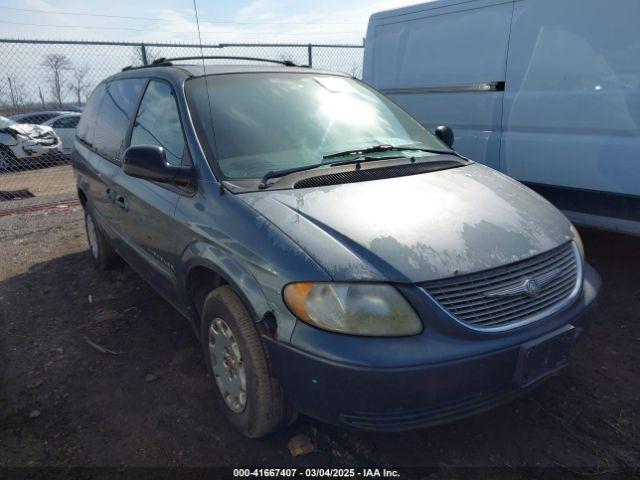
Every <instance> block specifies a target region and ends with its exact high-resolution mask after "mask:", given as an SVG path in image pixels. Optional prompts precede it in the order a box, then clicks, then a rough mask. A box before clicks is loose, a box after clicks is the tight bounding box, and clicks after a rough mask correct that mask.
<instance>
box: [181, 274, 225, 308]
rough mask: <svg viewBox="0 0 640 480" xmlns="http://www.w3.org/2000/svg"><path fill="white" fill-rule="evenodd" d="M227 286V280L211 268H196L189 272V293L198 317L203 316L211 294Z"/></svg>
mask: <svg viewBox="0 0 640 480" xmlns="http://www.w3.org/2000/svg"><path fill="white" fill-rule="evenodd" d="M225 284H227V282H226V281H225V279H224V278H222V277H221V276H220V275H219V274H217V273H216V272H214V271H213V270H211V269H210V268H207V267H194V268H192V269H191V270H190V271H189V275H188V277H187V292H188V294H189V298H190V299H191V302H192V306H193V307H194V308H195V311H196V312H198V317H200V315H201V314H202V305H203V304H204V299H205V298H206V296H207V295H208V294H209V292H211V291H212V290H214V289H216V288H218V287H219V286H220V285H225Z"/></svg>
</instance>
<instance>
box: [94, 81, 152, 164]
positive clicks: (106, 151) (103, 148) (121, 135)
mask: <svg viewBox="0 0 640 480" xmlns="http://www.w3.org/2000/svg"><path fill="white" fill-rule="evenodd" d="M145 83H146V80H144V79H139V78H132V79H126V80H112V81H110V82H109V83H107V84H106V86H105V93H104V99H103V100H102V104H101V105H100V109H99V112H98V116H97V118H95V127H94V132H93V142H92V143H93V147H94V148H95V150H96V151H97V152H98V153H99V154H100V155H102V156H103V157H105V158H108V159H109V160H114V161H119V160H120V155H121V154H122V150H123V146H124V142H125V137H126V136H127V130H128V129H129V123H130V120H131V117H132V115H133V111H134V109H135V106H136V104H137V102H138V98H140V94H141V93H142V89H143V88H144V85H145Z"/></svg>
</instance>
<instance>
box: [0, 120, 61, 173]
mask: <svg viewBox="0 0 640 480" xmlns="http://www.w3.org/2000/svg"><path fill="white" fill-rule="evenodd" d="M61 158H62V155H61V150H60V139H59V138H58V136H57V135H56V133H55V132H54V130H53V128H51V127H49V126H46V125H32V124H23V123H17V122H15V121H14V120H10V119H8V118H6V117H0V171H7V170H17V169H18V167H20V166H23V165H26V164H29V165H33V166H50V165H53V164H57V163H59V162H60V160H61Z"/></svg>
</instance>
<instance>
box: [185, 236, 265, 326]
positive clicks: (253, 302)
mask: <svg viewBox="0 0 640 480" xmlns="http://www.w3.org/2000/svg"><path fill="white" fill-rule="evenodd" d="M195 267H205V268H208V269H209V270H211V271H213V272H215V273H216V274H218V275H219V276H220V277H221V278H222V279H223V280H224V281H225V282H227V283H228V284H229V285H231V286H232V287H233V289H234V290H235V292H236V293H237V294H238V295H240V297H241V298H242V300H243V301H244V303H245V305H246V306H247V307H248V308H249V311H250V313H251V315H252V317H253V319H254V321H255V322H258V321H260V320H261V319H262V318H263V317H264V315H265V314H266V313H267V312H269V311H271V310H272V309H271V307H270V305H269V302H268V301H267V299H266V297H265V295H264V293H263V291H262V287H260V284H259V283H258V281H257V280H256V279H255V277H254V276H253V275H252V274H251V272H249V271H248V269H247V268H245V267H244V266H243V265H242V264H241V263H240V262H238V261H237V260H236V259H235V258H233V257H232V256H231V255H230V254H229V253H228V252H226V251H225V250H224V249H222V248H220V247H217V246H215V245H212V244H210V243H207V242H204V241H196V242H193V243H191V244H190V245H188V246H187V248H185V250H184V251H183V253H182V259H181V262H180V271H179V272H177V283H178V290H179V292H180V295H181V296H182V301H183V302H184V304H185V305H188V306H189V311H190V313H191V315H190V319H191V321H192V322H193V323H194V329H195V330H196V332H197V333H198V334H199V332H200V325H199V324H200V318H199V317H198V315H197V312H194V311H193V308H192V307H191V303H190V300H189V291H188V285H187V279H188V278H189V272H190V271H191V270H192V269H193V268H195Z"/></svg>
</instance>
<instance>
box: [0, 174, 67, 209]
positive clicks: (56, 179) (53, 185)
mask: <svg viewBox="0 0 640 480" xmlns="http://www.w3.org/2000/svg"><path fill="white" fill-rule="evenodd" d="M20 190H28V191H29V193H30V194H31V195H33V197H32V198H25V199H22V200H12V201H9V202H0V214H1V213H2V212H3V211H7V210H12V209H16V208H20V207H25V206H29V205H42V204H44V203H49V202H55V201H59V200H64V199H68V198H73V197H75V195H76V181H75V178H74V175H73V170H72V169H71V165H58V166H54V167H49V168H32V169H24V170H21V171H17V172H11V173H2V174H0V196H2V195H5V196H11V192H16V191H20Z"/></svg>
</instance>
